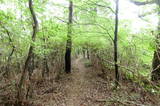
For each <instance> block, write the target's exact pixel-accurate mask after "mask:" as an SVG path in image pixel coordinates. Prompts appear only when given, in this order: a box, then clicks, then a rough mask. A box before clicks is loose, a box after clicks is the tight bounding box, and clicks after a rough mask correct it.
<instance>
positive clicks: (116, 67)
mask: <svg viewBox="0 0 160 106" xmlns="http://www.w3.org/2000/svg"><path fill="white" fill-rule="evenodd" d="M118 12H119V0H116V13H115V32H114V65H115V79H116V82H115V84H116V86H117V85H118V82H119V72H118V63H117V62H118V51H117V48H118V46H117V41H118V20H119V19H118Z"/></svg>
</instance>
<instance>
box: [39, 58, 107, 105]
mask: <svg viewBox="0 0 160 106" xmlns="http://www.w3.org/2000/svg"><path fill="white" fill-rule="evenodd" d="M86 61H87V60H86V59H83V58H81V57H79V58H77V59H75V60H74V61H73V63H72V65H73V68H72V73H71V74H64V75H63V76H61V78H60V80H58V82H57V83H54V84H53V83H52V84H47V83H48V82H46V83H45V86H43V87H42V88H39V89H41V90H42V89H45V90H43V91H39V92H43V93H39V94H38V96H37V97H36V98H37V99H38V100H37V101H36V103H38V104H41V105H38V106H104V103H105V102H104V101H103V102H97V101H96V100H98V99H101V98H103V99H104V98H106V96H107V95H106V93H105V92H106V91H107V87H106V85H107V84H105V83H104V84H102V83H99V82H97V81H98V80H102V79H101V78H100V77H98V76H97V73H96V72H95V70H93V68H92V67H85V64H84V63H85V62H86ZM102 86H103V87H102ZM48 88H50V89H48ZM36 106H37V105H36Z"/></svg>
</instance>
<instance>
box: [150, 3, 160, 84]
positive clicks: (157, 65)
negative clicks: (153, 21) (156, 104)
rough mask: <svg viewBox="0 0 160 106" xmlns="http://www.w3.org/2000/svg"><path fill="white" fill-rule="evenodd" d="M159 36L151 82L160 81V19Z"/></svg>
mask: <svg viewBox="0 0 160 106" xmlns="http://www.w3.org/2000/svg"><path fill="white" fill-rule="evenodd" d="M157 4H158V8H159V9H160V3H157ZM158 16H160V11H159V12H158ZM157 30H158V34H157V37H156V47H157V50H156V51H154V56H153V61H152V69H153V71H152V73H151V80H152V81H158V80H160V18H159V22H158V28H157Z"/></svg>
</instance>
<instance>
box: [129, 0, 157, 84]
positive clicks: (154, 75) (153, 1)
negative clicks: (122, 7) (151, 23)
mask: <svg viewBox="0 0 160 106" xmlns="http://www.w3.org/2000/svg"><path fill="white" fill-rule="evenodd" d="M131 2H133V3H134V4H136V5H139V6H141V5H146V4H156V5H157V8H158V9H157V10H158V12H157V13H158V18H159V19H158V20H159V22H158V27H157V31H158V33H157V35H156V50H155V51H154V55H153V61H152V69H153V70H152V74H151V80H152V81H158V80H160V0H151V1H144V2H140V1H134V0H131Z"/></svg>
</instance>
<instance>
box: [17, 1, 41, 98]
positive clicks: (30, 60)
mask: <svg viewBox="0 0 160 106" xmlns="http://www.w3.org/2000/svg"><path fill="white" fill-rule="evenodd" d="M28 5H29V10H30V13H31V16H32V20H33V32H32V42H35V39H36V33H37V30H38V21H37V17H36V14H35V12H34V9H33V1H32V0H28ZM33 49H34V46H33V45H32V44H31V45H30V47H29V52H28V56H27V59H26V61H25V65H24V69H23V72H22V75H21V78H20V82H19V84H18V94H17V98H18V100H21V99H22V85H23V84H24V80H25V77H26V72H27V71H28V72H29V78H30V76H31V75H30V73H31V72H30V71H33V70H30V66H32V64H33V61H34V53H33ZM31 69H33V68H31Z"/></svg>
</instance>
